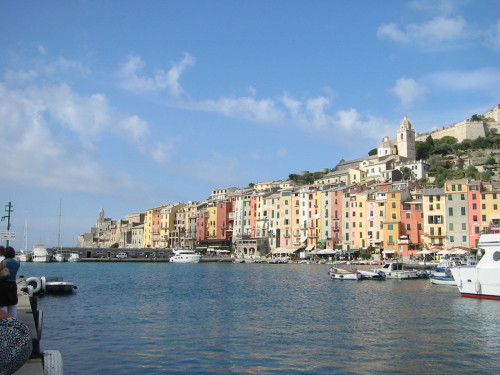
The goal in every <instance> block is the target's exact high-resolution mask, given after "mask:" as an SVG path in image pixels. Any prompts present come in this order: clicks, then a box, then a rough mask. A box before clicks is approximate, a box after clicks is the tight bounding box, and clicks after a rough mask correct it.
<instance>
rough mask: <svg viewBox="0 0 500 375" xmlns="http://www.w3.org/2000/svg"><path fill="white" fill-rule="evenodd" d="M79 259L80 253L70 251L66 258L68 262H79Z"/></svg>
mask: <svg viewBox="0 0 500 375" xmlns="http://www.w3.org/2000/svg"><path fill="white" fill-rule="evenodd" d="M79 261H80V255H78V253H71V254H70V255H69V258H68V262H79Z"/></svg>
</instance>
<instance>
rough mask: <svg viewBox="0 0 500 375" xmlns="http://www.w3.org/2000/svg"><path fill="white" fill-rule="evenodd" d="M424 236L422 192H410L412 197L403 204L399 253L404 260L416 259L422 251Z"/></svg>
mask: <svg viewBox="0 0 500 375" xmlns="http://www.w3.org/2000/svg"><path fill="white" fill-rule="evenodd" d="M423 234H424V215H423V211H422V194H421V192H420V191H414V192H410V196H409V197H407V198H406V199H404V201H403V202H402V208H401V236H400V237H399V241H398V246H399V253H400V254H401V255H402V257H403V258H404V259H411V258H414V257H415V256H416V255H417V254H416V253H417V252H419V251H420V250H421V242H422V236H423Z"/></svg>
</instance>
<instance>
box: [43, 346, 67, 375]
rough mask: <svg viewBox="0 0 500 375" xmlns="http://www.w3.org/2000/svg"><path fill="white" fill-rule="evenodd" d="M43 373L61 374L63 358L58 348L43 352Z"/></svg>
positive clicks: (48, 374)
mask: <svg viewBox="0 0 500 375" xmlns="http://www.w3.org/2000/svg"><path fill="white" fill-rule="evenodd" d="M43 373H44V374H46V375H63V360H62V355H61V352H60V351H58V350H45V351H44V352H43Z"/></svg>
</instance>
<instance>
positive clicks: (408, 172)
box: [401, 167, 413, 180]
mask: <svg viewBox="0 0 500 375" xmlns="http://www.w3.org/2000/svg"><path fill="white" fill-rule="evenodd" d="M401 175H402V178H403V180H409V179H410V178H412V177H413V173H412V171H411V169H410V168H408V167H403V168H401Z"/></svg>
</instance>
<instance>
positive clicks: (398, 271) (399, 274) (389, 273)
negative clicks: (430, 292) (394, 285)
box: [372, 262, 421, 280]
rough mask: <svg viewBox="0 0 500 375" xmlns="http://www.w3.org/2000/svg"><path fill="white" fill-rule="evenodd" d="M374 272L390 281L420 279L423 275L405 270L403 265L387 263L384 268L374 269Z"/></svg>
mask: <svg viewBox="0 0 500 375" xmlns="http://www.w3.org/2000/svg"><path fill="white" fill-rule="evenodd" d="M372 272H376V273H380V275H383V276H384V277H386V278H388V279H399V280H408V279H419V278H421V275H420V274H419V272H418V271H416V270H408V269H405V268H404V265H403V263H396V262H394V263H385V264H384V265H383V266H382V268H375V269H372Z"/></svg>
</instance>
